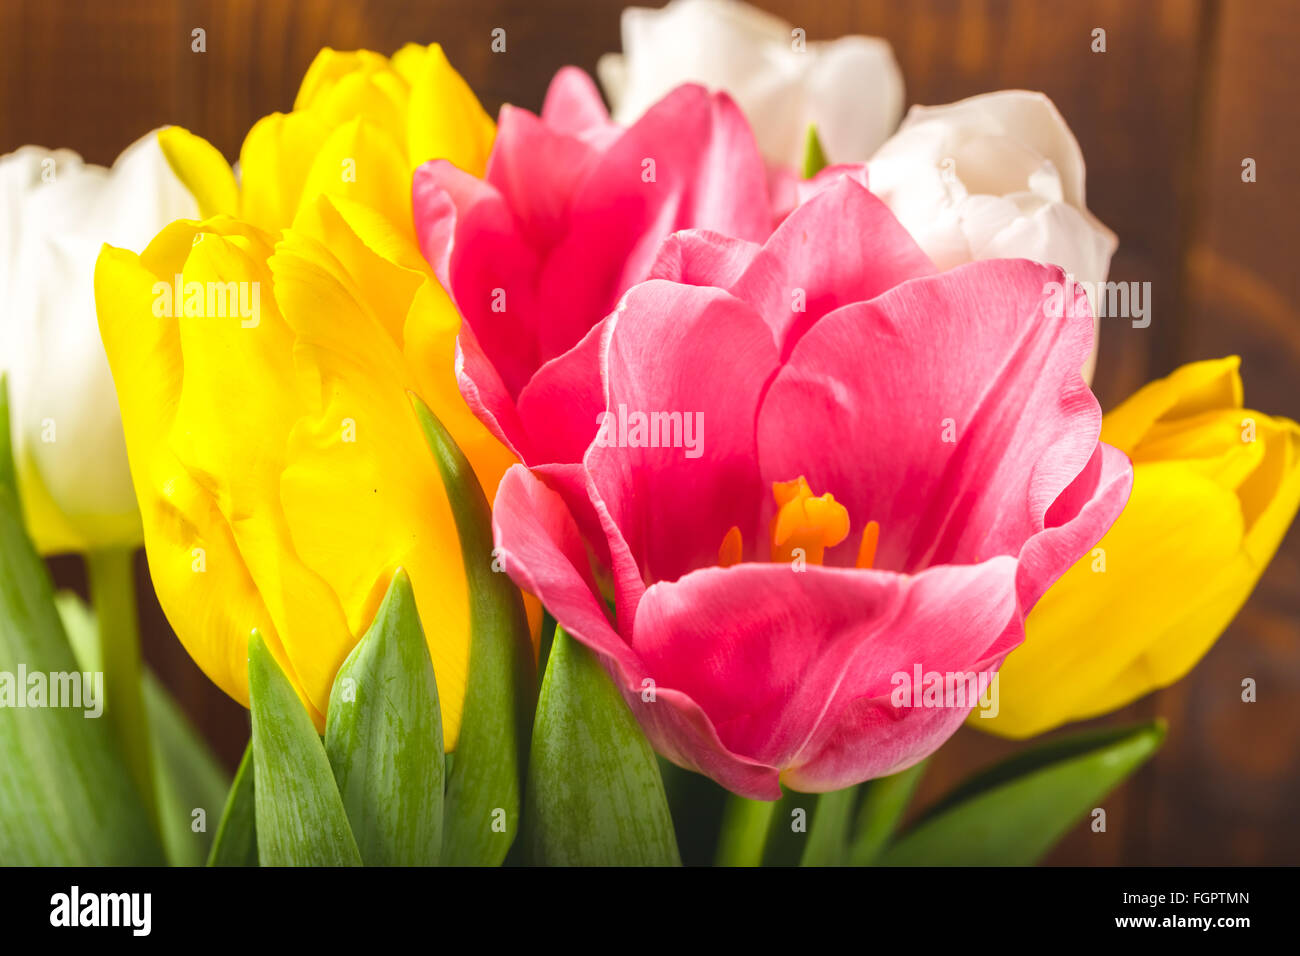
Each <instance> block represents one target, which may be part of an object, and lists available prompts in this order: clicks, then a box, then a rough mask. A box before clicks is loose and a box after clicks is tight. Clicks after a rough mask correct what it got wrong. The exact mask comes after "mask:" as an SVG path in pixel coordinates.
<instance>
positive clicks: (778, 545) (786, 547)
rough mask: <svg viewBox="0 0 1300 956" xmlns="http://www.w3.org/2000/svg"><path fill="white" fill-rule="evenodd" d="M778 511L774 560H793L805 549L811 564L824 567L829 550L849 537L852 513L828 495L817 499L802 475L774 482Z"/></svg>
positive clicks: (805, 554)
mask: <svg viewBox="0 0 1300 956" xmlns="http://www.w3.org/2000/svg"><path fill="white" fill-rule="evenodd" d="M772 495H773V497H775V498H776V504H777V512H776V517H775V518H773V519H772V560H773V561H790V560H791V559H792V558H793V557H794V552H795V549H801V550H802V551H803V553H804V560H806V561H807V562H808V563H809V564H821V563H822V559H823V557H824V555H825V553H826V549H827V548H832V547H834V546H835V545H837V544H839V543H840V542H841V541H843V540H844V539H845V538H847V537H848V536H849V512H848V509H847V508H845V507H844V506H843V505H842V504H840V503H839V502H838V501H836V500H835V498H834V496H833V495H831V494H830V492H827V493H826V494H824V495H822V496H821V497H814V495H813V493H812V489H811V488H809V487H808V481H807V479H805V478H804V477H803V476H802V475H800V476H799V477H798V478H796V479H794V480H793V481H777V482H773V483H772Z"/></svg>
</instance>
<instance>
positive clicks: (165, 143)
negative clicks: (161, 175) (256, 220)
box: [158, 126, 239, 219]
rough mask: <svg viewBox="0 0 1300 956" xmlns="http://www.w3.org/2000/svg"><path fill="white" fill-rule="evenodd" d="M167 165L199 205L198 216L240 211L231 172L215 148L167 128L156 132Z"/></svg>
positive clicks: (203, 140)
mask: <svg viewBox="0 0 1300 956" xmlns="http://www.w3.org/2000/svg"><path fill="white" fill-rule="evenodd" d="M158 145H159V146H161V147H162V151H163V155H164V156H166V157H167V164H168V165H169V166H171V168H172V172H174V173H175V174H176V176H177V178H178V179H180V181H181V182H182V183H184V184H185V188H186V189H188V190H189V191H190V192H191V193H193V194H194V198H195V199H196V200H197V201H198V204H199V216H200V217H201V218H203V219H207V218H208V217H210V216H217V215H227V216H233V215H236V214H237V213H238V212H239V186H238V185H237V184H236V183H235V174H234V171H233V170H232V169H231V168H230V164H229V163H227V162H226V160H225V157H224V156H222V155H221V153H220V152H218V150H217V148H216V147H215V146H213V145H212V144H211V143H209V142H208V141H207V140H206V139H204V138H203V137H201V136H195V135H194V134H193V133H191V132H190V131H189V130H187V129H182V128H181V127H179V126H169V127H167V128H166V129H164V130H160V131H159V132H158Z"/></svg>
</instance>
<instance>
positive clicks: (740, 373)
mask: <svg viewBox="0 0 1300 956" xmlns="http://www.w3.org/2000/svg"><path fill="white" fill-rule="evenodd" d="M721 356H725V361H719V357H721ZM604 363H605V366H604V372H603V378H604V381H605V388H606V398H605V407H606V410H607V414H610V415H612V416H614V418H613V419H612V420H611V429H612V430H611V431H610V432H609V433H607V435H606V436H603V437H602V436H598V437H597V439H596V441H595V442H594V443H593V444H592V446H591V448H590V449H589V450H588V452H587V456H586V459H585V462H584V463H585V464H586V467H587V470H588V471H589V472H590V474H591V476H592V482H593V501H596V500H597V499H598V500H599V501H600V502H602V503H603V504H604V506H605V507H606V508H607V510H608V513H609V516H610V521H611V522H612V524H613V526H615V527H616V528H617V529H619V531H620V532H621V534H622V535H623V536H624V537H625V539H626V543H627V547H628V548H629V549H630V552H631V554H632V555H635V558H636V565H637V567H639V568H640V571H641V573H642V576H644V577H646V578H647V579H648V580H651V581H654V580H659V579H669V580H671V579H673V578H676V577H679V576H681V575H683V574H685V573H686V572H688V571H691V570H693V569H694V568H697V567H701V566H704V565H710V564H716V563H717V561H718V548H719V546H720V545H721V544H722V540H723V538H724V537H725V536H726V534H727V532H728V531H729V530H730V529H731V527H732V526H733V525H734V526H739V527H740V530H741V533H742V536H743V537H744V540H745V545H746V551H747V553H748V554H750V555H753V554H754V553H755V552H754V547H755V545H756V544H757V543H758V541H759V539H760V538H761V537H763V536H764V535H765V531H764V530H763V529H760V528H759V527H758V526H757V525H756V524H755V522H756V520H757V518H758V514H759V508H760V502H761V501H762V500H763V499H764V498H765V497H766V496H768V495H769V494H770V486H765V485H764V484H763V483H762V482H761V481H760V480H759V474H758V470H757V459H756V454H755V450H756V449H755V442H754V420H755V414H756V410H757V407H758V401H759V397H760V395H761V392H762V389H763V387H764V385H765V384H766V382H767V380H768V379H769V378H770V376H771V374H772V371H773V370H774V369H775V367H776V347H775V343H774V342H773V341H772V336H771V333H770V331H769V330H768V328H767V326H766V325H765V324H764V322H763V321H762V319H761V318H759V316H758V315H756V314H755V313H754V312H753V311H752V310H751V309H750V308H749V307H748V306H746V305H745V304H744V303H742V302H740V301H739V300H737V299H735V298H732V297H731V296H730V295H728V294H727V293H725V292H723V291H722V290H720V289H713V288H706V287H698V286H683V285H675V284H673V283H669V282H664V281H661V280H657V279H656V280H651V281H649V282H645V283H642V284H641V285H638V286H636V287H635V288H634V289H632V291H631V292H629V293H628V294H627V296H626V298H625V299H624V303H623V307H622V308H621V309H620V310H619V312H617V313H615V314H614V315H613V316H611V317H610V319H609V331H608V333H607V344H606V347H605V353H604ZM651 413H654V414H665V413H678V414H679V415H680V423H681V424H680V428H679V429H678V430H677V432H675V433H671V430H670V434H669V435H667V436H665V437H666V438H667V439H668V440H671V439H673V438H676V439H677V446H676V447H632V443H633V442H635V441H636V440H637V437H638V436H637V435H636V433H635V431H634V426H635V422H636V419H635V417H634V416H636V415H644V416H648V415H649V414H651ZM688 416H689V418H688ZM623 424H627V425H628V428H627V429H626V435H624V434H621V431H622V429H621V426H622V425H623ZM688 424H690V425H691V426H692V428H691V433H690V434H689V435H688V433H687V430H686V428H687V425H688ZM700 426H702V431H701V432H700V433H699V434H696V433H695V429H696V428H698V427H700ZM644 437H646V438H647V439H648V438H649V435H648V434H647V435H646V436H644ZM688 437H690V438H693V439H695V440H694V441H692V442H691V443H690V444H694V445H695V447H694V448H691V447H686V446H687V444H688V442H687V440H686V439H687V438H688Z"/></svg>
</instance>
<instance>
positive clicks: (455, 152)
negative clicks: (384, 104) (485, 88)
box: [407, 43, 496, 176]
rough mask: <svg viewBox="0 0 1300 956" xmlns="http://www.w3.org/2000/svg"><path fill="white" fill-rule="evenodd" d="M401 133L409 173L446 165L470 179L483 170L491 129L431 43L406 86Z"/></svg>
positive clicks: (464, 85)
mask: <svg viewBox="0 0 1300 956" xmlns="http://www.w3.org/2000/svg"><path fill="white" fill-rule="evenodd" d="M407 129H408V133H407V141H408V144H409V150H410V153H409V161H410V168H411V169H414V168H415V167H416V166H419V165H420V164H421V163H423V162H425V161H427V160H430V159H447V160H450V161H451V162H452V163H453V164H454V165H456V166H458V167H460V168H461V169H463V170H465V171H466V172H467V173H471V174H473V175H475V176H482V175H483V173H484V171H485V170H486V169H487V159H488V154H489V153H490V152H491V151H492V141H493V139H494V138H495V137H496V125H495V124H494V123H493V122H492V118H491V117H490V116H488V115H487V113H486V112H484V110H483V107H482V105H481V104H480V103H479V101H478V97H476V96H475V95H474V91H473V90H471V89H470V88H469V84H468V83H466V82H465V80H464V78H463V77H462V76H461V75H460V74H459V73H457V72H456V71H455V70H454V69H452V66H451V64H450V63H448V62H447V57H446V54H444V53H443V52H442V47H440V46H438V44H436V43H435V44H432V45H431V46H429V47H428V48H427V49H426V50H425V53H424V57H423V59H422V60H421V61H420V62H419V67H418V73H417V74H416V77H415V79H414V80H412V81H411V106H410V110H409V119H408V126H407Z"/></svg>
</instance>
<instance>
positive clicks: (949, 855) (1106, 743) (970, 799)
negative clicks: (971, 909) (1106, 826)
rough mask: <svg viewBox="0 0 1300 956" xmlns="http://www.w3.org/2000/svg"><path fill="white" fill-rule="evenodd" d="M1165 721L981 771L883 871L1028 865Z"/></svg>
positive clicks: (1121, 773) (1057, 745) (898, 846)
mask: <svg viewBox="0 0 1300 956" xmlns="http://www.w3.org/2000/svg"><path fill="white" fill-rule="evenodd" d="M1164 736H1165V729H1164V722H1163V721H1153V722H1150V723H1144V724H1138V725H1137V726H1132V727H1120V728H1116V729H1108V730H1102V731H1094V732H1090V733H1086V734H1080V735H1077V736H1074V737H1068V738H1065V739H1063V740H1057V741H1053V742H1051V743H1049V744H1046V745H1044V746H1042V747H1038V748H1034V749H1033V750H1030V751H1027V752H1025V753H1022V754H1018V755H1016V756H1015V757H1013V758H1011V759H1010V760H1008V761H1005V762H1004V763H1002V764H999V765H997V766H995V767H993V768H992V769H991V770H988V771H985V772H984V773H981V774H978V775H977V776H975V777H974V778H972V779H971V780H969V781H967V782H966V783H965V784H962V785H961V786H960V787H958V788H957V789H956V790H954V791H953V792H952V793H951V794H949V795H948V796H947V797H945V798H944V799H943V800H942V801H940V803H939V804H938V805H937V806H936V807H935V809H934V810H932V811H930V812H929V813H928V814H926V816H925V817H924V818H923V819H922V820H920V821H919V822H918V823H917V824H916V826H915V827H913V828H912V829H911V830H909V831H908V832H907V833H905V834H904V835H903V836H902V837H900V838H899V840H898V841H897V842H896V843H894V844H893V845H892V846H890V847H889V848H888V849H887V850H886V851H885V852H884V854H883V855H882V856H881V857H880V860H879V862H880V864H881V865H883V866H913V865H956V866H1026V865H1030V864H1033V863H1036V862H1038V860H1039V859H1041V858H1042V857H1043V856H1044V855H1045V854H1046V853H1047V852H1048V851H1049V850H1051V848H1052V847H1053V846H1054V845H1055V844H1056V842H1057V841H1058V840H1059V839H1060V838H1061V837H1062V836H1064V835H1065V833H1066V831H1068V830H1069V829H1070V827H1071V826H1073V825H1074V824H1075V823H1076V822H1077V821H1078V820H1079V819H1081V818H1082V817H1083V816H1084V815H1085V814H1087V813H1088V811H1089V810H1091V809H1093V808H1094V807H1096V805H1097V803H1098V802H1099V801H1101V800H1102V799H1103V798H1105V796H1106V795H1107V794H1108V793H1110V791H1111V790H1113V789H1114V788H1115V787H1116V786H1118V785H1119V784H1120V783H1121V782H1122V781H1123V780H1124V779H1125V778H1126V777H1127V776H1128V775H1129V774H1130V773H1132V772H1133V771H1134V770H1136V769H1137V768H1138V767H1139V766H1141V765H1142V764H1143V763H1144V762H1145V761H1146V760H1147V759H1148V758H1149V757H1150V756H1151V755H1152V754H1154V753H1155V752H1156V750H1157V749H1158V748H1159V747H1160V743H1161V741H1163V740H1164Z"/></svg>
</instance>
